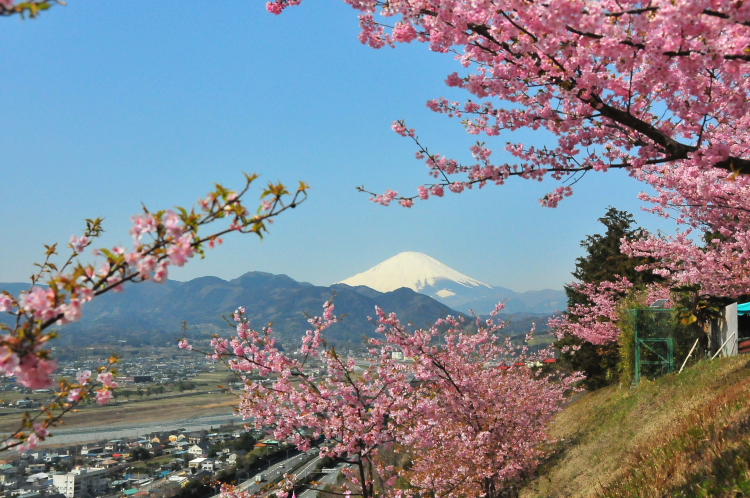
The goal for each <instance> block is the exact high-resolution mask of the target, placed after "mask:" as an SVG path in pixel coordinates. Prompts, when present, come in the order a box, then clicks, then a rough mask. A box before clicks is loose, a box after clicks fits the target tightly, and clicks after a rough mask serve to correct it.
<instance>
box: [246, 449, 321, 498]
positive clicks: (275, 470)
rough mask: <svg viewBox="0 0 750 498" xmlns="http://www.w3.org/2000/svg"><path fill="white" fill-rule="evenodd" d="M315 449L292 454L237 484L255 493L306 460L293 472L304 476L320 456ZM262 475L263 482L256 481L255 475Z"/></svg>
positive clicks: (313, 466)
mask: <svg viewBox="0 0 750 498" xmlns="http://www.w3.org/2000/svg"><path fill="white" fill-rule="evenodd" d="M316 453H317V450H313V451H309V452H307V453H300V454H299V455H296V456H293V457H292V458H289V459H288V460H284V461H282V462H279V463H277V464H275V465H272V466H271V467H270V468H267V469H264V470H261V471H260V472H258V473H256V474H254V475H252V476H250V478H249V479H248V480H246V481H244V482H242V483H241V484H240V485H239V488H240V489H241V490H242V491H248V492H249V493H257V492H259V491H260V490H261V488H262V487H263V486H266V485H267V484H268V483H269V482H274V481H277V480H279V479H280V478H281V477H282V476H283V475H284V474H286V473H287V472H289V471H290V470H291V469H293V468H294V467H296V466H297V465H299V464H301V463H303V462H307V463H305V464H304V466H303V467H301V468H299V469H297V470H295V473H296V474H297V475H299V476H306V475H307V472H310V471H311V470H312V469H314V468H315V464H317V463H318V462H319V461H320V457H319V456H317V455H315V454H316ZM258 475H263V476H265V480H264V481H263V482H256V481H255V479H256V476H258Z"/></svg>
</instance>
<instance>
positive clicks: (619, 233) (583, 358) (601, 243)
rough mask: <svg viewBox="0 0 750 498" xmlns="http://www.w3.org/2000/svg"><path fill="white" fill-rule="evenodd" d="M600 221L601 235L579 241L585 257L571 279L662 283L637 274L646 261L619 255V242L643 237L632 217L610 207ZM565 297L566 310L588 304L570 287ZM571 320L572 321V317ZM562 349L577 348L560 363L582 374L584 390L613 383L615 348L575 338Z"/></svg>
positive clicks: (563, 343) (561, 343)
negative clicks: (603, 229) (621, 278)
mask: <svg viewBox="0 0 750 498" xmlns="http://www.w3.org/2000/svg"><path fill="white" fill-rule="evenodd" d="M599 221H600V222H601V223H602V224H603V225H604V226H605V227H606V231H605V232H604V234H595V235H589V236H588V237H586V238H585V239H584V240H582V241H581V247H583V248H584V249H585V250H586V254H585V255H584V256H581V257H579V258H577V259H576V267H575V270H574V271H573V276H574V277H575V278H576V280H578V281H579V282H581V283H585V284H589V283H599V282H605V281H614V280H615V277H616V276H617V275H619V276H621V277H626V278H627V279H628V280H630V281H631V282H633V283H634V284H635V285H636V287H638V286H641V285H645V284H648V283H651V282H656V281H658V280H661V277H659V276H657V275H654V274H653V273H651V272H639V271H636V269H635V268H636V267H637V266H639V265H642V264H645V263H648V262H649V261H648V259H646V258H630V257H628V256H627V255H626V254H623V253H622V252H620V244H621V241H622V239H626V240H633V239H639V238H642V237H645V236H646V235H647V232H646V230H644V229H643V228H640V227H638V226H637V225H636V222H635V219H634V218H633V215H632V214H630V213H628V212H627V211H620V210H618V209H615V208H613V207H611V206H610V207H609V209H607V213H606V214H605V215H604V217H602V218H599ZM565 293H566V294H567V296H568V307H569V308H571V307H572V306H573V305H575V304H587V303H588V300H587V299H586V296H584V295H583V294H581V293H580V292H578V291H576V290H575V288H573V287H571V286H565ZM571 318H572V319H573V320H575V318H576V317H575V315H572V316H571ZM563 346H579V347H580V349H579V350H578V351H576V352H575V353H573V354H570V353H567V354H562V355H561V357H560V360H561V363H562V364H563V365H566V366H568V367H569V368H571V369H572V370H579V371H583V372H584V373H585V374H586V380H585V381H584V386H585V387H586V388H587V389H597V388H599V387H602V386H605V385H607V384H609V383H610V382H612V381H614V380H615V379H616V375H615V372H616V367H617V361H618V355H619V354H618V347H617V344H610V345H604V346H596V345H593V344H591V343H589V342H585V341H583V340H581V339H578V338H576V337H565V338H563V339H561V340H560V341H558V342H557V343H556V344H555V347H557V348H558V349H561V348H562V347H563Z"/></svg>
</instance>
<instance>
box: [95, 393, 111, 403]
mask: <svg viewBox="0 0 750 498" xmlns="http://www.w3.org/2000/svg"><path fill="white" fill-rule="evenodd" d="M112 396H113V394H112V391H111V390H109V389H99V390H98V391H96V402H97V403H98V404H100V405H106V404H107V403H109V402H110V400H111V399H112Z"/></svg>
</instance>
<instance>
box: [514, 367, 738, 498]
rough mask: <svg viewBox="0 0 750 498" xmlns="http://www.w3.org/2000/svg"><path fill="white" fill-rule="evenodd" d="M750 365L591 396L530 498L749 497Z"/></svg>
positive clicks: (696, 370) (562, 419)
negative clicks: (598, 497)
mask: <svg viewBox="0 0 750 498" xmlns="http://www.w3.org/2000/svg"><path fill="white" fill-rule="evenodd" d="M749 396H750V358H748V357H747V356H742V357H735V358H726V359H721V360H714V361H713V362H709V361H704V362H701V363H699V364H697V365H696V366H694V367H692V368H691V369H689V370H686V371H684V372H683V373H682V374H681V375H679V376H678V375H669V376H665V377H663V378H661V379H658V380H656V381H654V382H644V383H642V384H641V386H639V387H638V388H637V389H633V390H630V389H619V388H617V387H611V388H607V389H602V390H600V391H596V392H593V393H587V394H586V395H584V396H582V397H581V398H579V399H578V400H576V401H575V402H573V403H571V405H570V406H569V407H568V408H566V409H565V410H564V411H563V412H562V413H560V415H559V416H558V417H557V419H556V421H555V424H554V427H553V429H552V435H553V437H555V438H556V439H558V440H559V442H558V443H557V445H556V448H555V449H556V452H555V453H554V454H553V456H552V457H551V458H550V459H549V460H548V461H547V462H545V463H544V465H543V466H542V468H541V469H540V470H539V472H538V475H539V477H537V478H536V479H535V480H534V481H532V482H531V483H529V484H528V485H527V486H526V488H525V489H524V490H523V492H522V493H521V496H523V497H536V496H544V497H558V496H559V497H590V496H606V497H639V498H647V497H678V496H685V497H693V496H695V497H703V496H705V497H709V496H710V497H744V496H747V497H750V403H748V397H749Z"/></svg>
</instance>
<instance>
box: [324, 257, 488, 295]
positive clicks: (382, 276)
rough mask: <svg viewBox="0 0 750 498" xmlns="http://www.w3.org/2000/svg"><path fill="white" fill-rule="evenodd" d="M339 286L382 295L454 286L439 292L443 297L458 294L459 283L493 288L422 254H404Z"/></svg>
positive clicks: (466, 286) (473, 286) (467, 286)
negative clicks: (363, 286)
mask: <svg viewBox="0 0 750 498" xmlns="http://www.w3.org/2000/svg"><path fill="white" fill-rule="evenodd" d="M442 281H445V282H442ZM339 283H342V284H347V285H351V286H353V287H356V286H358V285H365V286H367V287H370V288H371V289H375V290H377V291H380V292H390V291H393V290H396V289H400V288H401V287H408V288H410V289H412V290H414V291H417V292H420V291H423V290H426V289H425V288H433V289H435V290H437V289H436V288H442V287H452V288H451V289H450V290H449V289H447V288H443V289H441V290H440V291H438V292H437V294H438V295H440V297H448V296H452V295H455V291H457V290H458V289H457V288H456V285H455V284H458V285H460V286H463V287H465V288H475V287H486V288H488V289H491V287H490V286H489V285H487V284H485V283H484V282H480V281H479V280H476V279H473V278H471V277H468V276H466V275H464V274H463V273H460V272H457V271H456V270H454V269H453V268H450V267H449V266H446V265H444V264H443V263H441V262H440V261H438V260H436V259H435V258H432V257H430V256H428V255H426V254H424V253H421V252H402V253H400V254H397V255H395V256H393V257H392V258H390V259H387V260H385V261H383V262H382V263H380V264H379V265H376V266H373V267H372V268H370V269H369V270H367V271H365V272H362V273H358V274H356V275H354V276H353V277H349V278H347V279H346V280H343V281H341V282H339ZM431 290H432V289H431ZM435 290H433V292H435Z"/></svg>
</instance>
